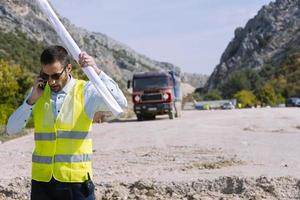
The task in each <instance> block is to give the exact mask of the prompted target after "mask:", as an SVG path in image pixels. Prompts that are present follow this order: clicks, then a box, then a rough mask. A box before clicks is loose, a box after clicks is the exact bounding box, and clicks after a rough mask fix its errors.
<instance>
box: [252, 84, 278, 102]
mask: <svg viewBox="0 0 300 200" xmlns="http://www.w3.org/2000/svg"><path fill="white" fill-rule="evenodd" d="M256 96H257V98H258V100H259V101H260V102H261V103H262V104H263V105H271V106H273V105H275V104H276V103H277V102H278V95H276V93H275V90H274V88H273V86H272V85H271V84H270V83H266V84H265V85H264V86H263V87H262V88H261V89H260V90H258V92H257V95H256Z"/></svg>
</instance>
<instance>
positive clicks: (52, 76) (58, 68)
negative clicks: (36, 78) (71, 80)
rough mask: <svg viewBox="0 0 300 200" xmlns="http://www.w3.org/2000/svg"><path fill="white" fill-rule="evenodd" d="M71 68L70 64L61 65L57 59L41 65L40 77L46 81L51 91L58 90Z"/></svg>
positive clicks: (62, 85)
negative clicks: (51, 62)
mask: <svg viewBox="0 0 300 200" xmlns="http://www.w3.org/2000/svg"><path fill="white" fill-rule="evenodd" d="M71 70H72V66H71V64H69V65H67V66H63V65H62V64H61V63H60V62H59V61H56V62H54V63H53V64H46V65H43V66H42V70H41V77H42V78H43V79H44V80H46V81H48V84H49V86H50V88H51V91H53V92H59V91H61V90H62V88H63V87H64V86H65V85H66V84H67V82H68V77H69V74H70V72H71Z"/></svg>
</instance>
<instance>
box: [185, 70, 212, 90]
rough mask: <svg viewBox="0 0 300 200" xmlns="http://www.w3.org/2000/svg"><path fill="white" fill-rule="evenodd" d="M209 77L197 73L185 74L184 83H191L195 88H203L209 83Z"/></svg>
mask: <svg viewBox="0 0 300 200" xmlns="http://www.w3.org/2000/svg"><path fill="white" fill-rule="evenodd" d="M208 78H209V76H208V75H203V74H197V73H186V72H185V73H183V74H182V81H183V82H186V83H189V84H190V85H191V86H193V87H194V88H202V87H204V85H205V83H206V82H207V80H208Z"/></svg>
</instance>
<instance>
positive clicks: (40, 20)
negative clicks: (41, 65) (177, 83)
mask: <svg viewBox="0 0 300 200" xmlns="http://www.w3.org/2000/svg"><path fill="white" fill-rule="evenodd" d="M0 2H1V3H0V30H1V32H4V33H15V32H16V31H20V32H22V33H25V34H26V36H27V37H29V38H30V39H32V40H34V41H38V42H40V43H41V44H44V45H45V46H46V45H51V44H62V42H61V41H60V40H59V38H58V36H57V34H56V33H55V31H54V30H53V29H52V27H51V26H50V23H49V22H48V21H47V19H46V18H45V16H43V14H42V13H41V11H40V10H39V8H38V7H37V5H36V2H35V1H34V0H24V1H19V0H0ZM61 20H62V22H63V24H64V25H65V27H66V28H67V30H68V31H69V32H70V34H71V35H72V37H73V38H74V40H75V41H76V42H77V44H78V46H79V47H80V48H81V49H83V50H85V51H87V52H88V53H89V54H90V55H92V56H94V57H95V60H96V62H97V64H98V65H99V67H101V68H102V69H103V70H104V71H105V72H106V73H108V74H109V75H110V76H112V77H113V78H115V79H116V80H117V81H119V82H123V83H125V81H126V80H129V79H131V77H132V74H133V73H134V72H142V71H154V70H155V71H160V70H175V71H177V72H178V73H179V72H180V68H179V67H177V66H175V65H173V64H170V63H166V62H158V61H155V60H152V59H150V58H148V57H146V56H144V55H141V54H139V53H137V52H135V51H134V50H133V49H131V48H130V47H128V46H127V45H125V44H122V43H120V42H117V41H115V40H113V39H112V38H110V37H108V36H106V35H104V34H102V33H95V32H90V31H87V30H85V29H83V28H80V27H77V26H75V25H73V24H71V23H70V21H69V20H67V19H65V18H61ZM199 81H200V82H201V81H202V80H199ZM202 82H203V81H202Z"/></svg>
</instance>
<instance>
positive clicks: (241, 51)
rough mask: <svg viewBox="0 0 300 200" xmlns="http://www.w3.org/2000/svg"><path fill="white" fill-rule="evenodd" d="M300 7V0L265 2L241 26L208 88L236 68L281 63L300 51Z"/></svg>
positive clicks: (220, 81)
mask: <svg viewBox="0 0 300 200" xmlns="http://www.w3.org/2000/svg"><path fill="white" fill-rule="evenodd" d="M299 7H300V1H298V0H276V1H275V2H271V3H270V4H269V5H266V6H263V8H262V9H261V10H260V11H259V12H258V14H257V15H256V16H255V17H254V18H253V19H250V20H249V21H248V23H247V24H246V26H245V27H244V28H237V29H236V30H235V36H234V39H233V40H232V41H231V42H230V43H229V45H228V46H227V48H226V50H225V52H224V53H223V55H222V57H221V61H220V64H218V65H217V66H216V68H215V69H214V72H213V73H212V75H211V76H210V78H209V80H208V82H207V84H206V88H207V89H213V88H216V87H217V86H219V85H220V84H221V83H222V80H225V79H226V77H228V75H229V74H230V73H232V72H233V71H237V70H241V69H246V68H250V69H254V70H260V69H261V68H262V67H263V66H264V65H270V66H271V67H278V66H279V65H280V63H281V62H282V60H283V59H284V58H286V57H287V56H288V55H290V54H292V53H294V52H297V51H299V50H300V45H299V44H300V9H299Z"/></svg>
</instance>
